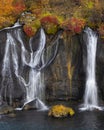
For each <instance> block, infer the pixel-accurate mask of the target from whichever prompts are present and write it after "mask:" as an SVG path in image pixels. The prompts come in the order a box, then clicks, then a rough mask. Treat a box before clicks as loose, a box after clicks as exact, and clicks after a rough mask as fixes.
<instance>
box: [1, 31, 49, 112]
mask: <svg viewBox="0 0 104 130" xmlns="http://www.w3.org/2000/svg"><path fill="white" fill-rule="evenodd" d="M14 33H15V36H16V37H17V39H18V41H19V43H20V45H21V59H22V67H24V66H28V67H29V68H30V70H29V75H28V81H26V80H25V79H24V78H23V77H22V76H21V75H20V74H19V63H18V62H19V61H18V60H19V59H18V53H17V48H16V44H18V43H15V42H16V41H15V39H14V37H13V36H12V34H11V33H9V32H8V33H7V41H6V46H5V54H4V59H3V66H2V88H1V91H0V92H1V94H0V96H1V98H2V92H5V95H4V96H5V99H6V97H7V93H8V94H9V102H10V104H12V95H13V89H14V85H13V78H12V72H11V64H12V65H13V68H12V69H13V70H14V73H15V75H16V77H17V79H18V80H19V83H20V85H21V86H24V87H25V89H26V99H25V102H24V105H26V104H27V103H29V102H31V101H33V100H34V99H36V100H37V102H38V103H36V107H37V108H39V109H44V110H45V109H47V106H45V104H44V103H43V102H42V101H41V100H44V75H43V74H42V73H41V71H38V70H37V69H36V68H37V66H39V63H40V60H41V56H42V53H43V50H44V47H45V44H46V37H45V33H44V30H43V29H41V31H40V42H39V47H38V49H37V51H36V52H33V50H32V47H31V40H32V38H31V39H30V41H29V45H30V50H31V52H28V51H27V50H26V48H25V46H24V44H23V41H22V38H21V31H20V29H17V30H16V31H15V32H14ZM28 56H29V57H30V58H27V57H28ZM27 59H28V60H27ZM11 61H12V63H11ZM41 62H42V63H41V64H43V65H44V60H41ZM7 91H9V92H7ZM37 104H38V105H37ZM39 104H40V105H39ZM24 105H23V107H24ZM40 106H41V108H40ZM20 109H22V108H20Z"/></svg>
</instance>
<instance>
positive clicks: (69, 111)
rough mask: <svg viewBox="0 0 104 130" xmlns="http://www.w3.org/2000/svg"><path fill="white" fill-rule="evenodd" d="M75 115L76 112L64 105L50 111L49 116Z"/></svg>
mask: <svg viewBox="0 0 104 130" xmlns="http://www.w3.org/2000/svg"><path fill="white" fill-rule="evenodd" d="M74 114H75V112H74V110H73V109H72V108H70V107H66V106H64V105H55V106H53V107H52V108H51V109H50V110H49V113H48V115H49V116H53V117H66V116H68V115H70V116H73V115H74Z"/></svg>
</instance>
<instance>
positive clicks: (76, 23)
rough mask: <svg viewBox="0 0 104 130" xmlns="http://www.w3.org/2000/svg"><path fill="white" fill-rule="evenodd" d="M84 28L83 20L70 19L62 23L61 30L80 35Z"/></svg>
mask: <svg viewBox="0 0 104 130" xmlns="http://www.w3.org/2000/svg"><path fill="white" fill-rule="evenodd" d="M84 26H85V20H84V19H81V18H74V17H72V18H71V19H69V20H66V21H65V22H63V23H62V28H63V29H64V30H69V31H72V32H73V33H80V32H81V31H82V29H83V28H84Z"/></svg>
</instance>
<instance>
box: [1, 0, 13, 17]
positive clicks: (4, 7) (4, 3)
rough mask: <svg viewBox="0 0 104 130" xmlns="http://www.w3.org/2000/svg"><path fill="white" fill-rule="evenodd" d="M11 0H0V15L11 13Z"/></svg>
mask: <svg viewBox="0 0 104 130" xmlns="http://www.w3.org/2000/svg"><path fill="white" fill-rule="evenodd" d="M12 2H13V0H0V16H5V15H10V14H12V11H13V6H12Z"/></svg>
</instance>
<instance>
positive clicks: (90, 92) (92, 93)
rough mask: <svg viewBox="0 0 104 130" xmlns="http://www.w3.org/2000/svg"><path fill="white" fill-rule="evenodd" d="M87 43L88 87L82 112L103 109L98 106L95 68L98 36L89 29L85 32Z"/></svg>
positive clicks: (86, 87)
mask: <svg viewBox="0 0 104 130" xmlns="http://www.w3.org/2000/svg"><path fill="white" fill-rule="evenodd" d="M85 33H86V36H87V41H86V44H87V45H86V46H87V65H86V66H87V67H86V86H85V95H84V105H83V107H82V108H80V109H81V110H83V111H84V110H94V109H99V110H101V109H102V108H101V107H99V105H98V92H97V84H96V77H95V67H96V47H97V39H98V36H97V34H96V33H95V32H94V31H93V30H91V29H90V28H87V29H86V30H85Z"/></svg>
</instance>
